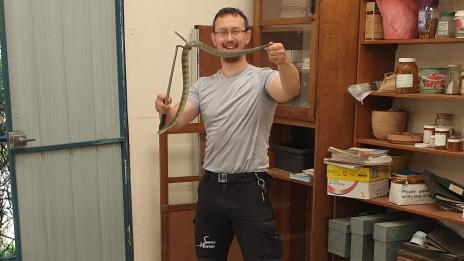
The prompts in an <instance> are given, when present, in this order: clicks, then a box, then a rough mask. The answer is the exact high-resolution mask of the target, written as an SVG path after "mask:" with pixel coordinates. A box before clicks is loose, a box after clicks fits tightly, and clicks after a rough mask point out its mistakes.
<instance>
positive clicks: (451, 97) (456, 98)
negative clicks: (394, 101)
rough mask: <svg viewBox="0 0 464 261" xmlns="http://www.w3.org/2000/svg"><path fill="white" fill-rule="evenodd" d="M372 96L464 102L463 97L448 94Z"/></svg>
mask: <svg viewBox="0 0 464 261" xmlns="http://www.w3.org/2000/svg"><path fill="white" fill-rule="evenodd" d="M370 95H372V96H378V97H391V98H401V99H415V100H435V101H457V102H464V96H462V95H446V94H424V93H417V94H400V93H388V92H377V91H375V92H372V93H371V94H370Z"/></svg>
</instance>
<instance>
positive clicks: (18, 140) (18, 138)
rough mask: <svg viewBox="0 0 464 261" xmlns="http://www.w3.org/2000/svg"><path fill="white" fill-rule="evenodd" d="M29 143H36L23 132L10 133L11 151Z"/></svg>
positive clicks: (9, 143) (9, 144) (9, 145)
mask: <svg viewBox="0 0 464 261" xmlns="http://www.w3.org/2000/svg"><path fill="white" fill-rule="evenodd" d="M29 141H35V139H28V138H27V136H26V134H24V132H23V131H20V130H18V131H10V132H8V147H9V148H10V149H16V148H18V147H24V146H26V145H27V143H28V142H29Z"/></svg>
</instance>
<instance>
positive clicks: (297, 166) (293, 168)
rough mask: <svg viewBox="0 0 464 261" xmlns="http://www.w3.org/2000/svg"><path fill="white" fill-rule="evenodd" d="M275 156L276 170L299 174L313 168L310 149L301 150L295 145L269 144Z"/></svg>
mask: <svg viewBox="0 0 464 261" xmlns="http://www.w3.org/2000/svg"><path fill="white" fill-rule="evenodd" d="M271 149H273V150H274V152H275V156H276V164H277V168H279V169H282V170H286V171H290V172H301V171H302V170H304V169H309V168H312V167H313V166H314V150H313V149H312V148H301V146H298V145H296V144H282V145H278V144H271Z"/></svg>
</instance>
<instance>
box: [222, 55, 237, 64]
mask: <svg viewBox="0 0 464 261" xmlns="http://www.w3.org/2000/svg"><path fill="white" fill-rule="evenodd" d="M240 57H241V56H235V57H224V58H222V60H223V61H224V62H226V63H236V62H238V61H240Z"/></svg>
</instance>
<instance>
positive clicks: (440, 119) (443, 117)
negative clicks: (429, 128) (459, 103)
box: [435, 113, 453, 127]
mask: <svg viewBox="0 0 464 261" xmlns="http://www.w3.org/2000/svg"><path fill="white" fill-rule="evenodd" d="M435 125H436V126H437V127H443V126H452V125H453V114H450V113H437V116H435Z"/></svg>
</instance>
